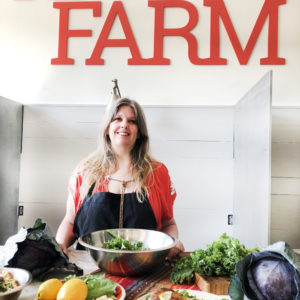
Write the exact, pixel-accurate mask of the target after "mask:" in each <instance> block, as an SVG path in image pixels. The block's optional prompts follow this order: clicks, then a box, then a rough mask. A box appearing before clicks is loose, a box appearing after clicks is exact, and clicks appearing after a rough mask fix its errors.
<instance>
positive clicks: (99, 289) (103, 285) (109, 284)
mask: <svg viewBox="0 0 300 300" xmlns="http://www.w3.org/2000/svg"><path fill="white" fill-rule="evenodd" d="M74 277H76V276H73V275H71V276H67V277H66V278H65V280H66V281H68V280H70V279H71V278H74ZM79 278H80V279H82V280H83V281H84V282H85V283H86V285H87V288H88V294H87V297H86V300H92V299H96V298H99V297H101V296H103V295H106V296H107V297H112V296H113V294H114V292H115V290H116V286H117V284H116V283H115V282H114V281H112V280H110V279H107V278H105V277H104V275H103V274H102V275H87V276H82V277H79Z"/></svg>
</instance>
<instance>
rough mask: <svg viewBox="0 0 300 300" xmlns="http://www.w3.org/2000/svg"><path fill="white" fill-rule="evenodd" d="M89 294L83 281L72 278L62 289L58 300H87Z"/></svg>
mask: <svg viewBox="0 0 300 300" xmlns="http://www.w3.org/2000/svg"><path fill="white" fill-rule="evenodd" d="M87 292H88V289H87V285H86V284H85V282H84V281H83V280H81V279H79V278H72V279H70V280H68V281H67V282H66V283H64V285H63V286H62V287H61V288H60V290H59V292H58V294H57V297H56V300H85V298H86V296H87Z"/></svg>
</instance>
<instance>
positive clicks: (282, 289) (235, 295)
mask: <svg viewBox="0 0 300 300" xmlns="http://www.w3.org/2000/svg"><path fill="white" fill-rule="evenodd" d="M297 269H298V270H297ZM299 270H300V255H299V254H297V253H295V252H294V251H293V250H292V249H291V248H290V246H289V245H288V244H286V243H285V242H277V243H275V244H273V245H271V246H269V247H267V248H266V249H264V250H262V251H260V252H257V253H251V254H249V255H248V256H246V257H245V258H244V259H243V260H241V261H240V262H238V264H237V266H236V277H235V278H233V279H231V282H230V285H229V288H228V292H229V295H230V296H231V298H232V299H234V300H244V299H271V300H272V299H274V300H275V299H276V300H285V299H288V300H299V299H300V276H299Z"/></svg>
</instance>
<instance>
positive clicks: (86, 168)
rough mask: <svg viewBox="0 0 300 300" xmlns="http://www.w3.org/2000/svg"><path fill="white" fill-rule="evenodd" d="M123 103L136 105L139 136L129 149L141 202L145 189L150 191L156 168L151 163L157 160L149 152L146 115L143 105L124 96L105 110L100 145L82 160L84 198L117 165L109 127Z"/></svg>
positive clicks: (81, 190) (130, 105) (82, 191)
mask: <svg viewBox="0 0 300 300" xmlns="http://www.w3.org/2000/svg"><path fill="white" fill-rule="evenodd" d="M121 106H129V107H131V108H132V109H133V111H134V113H135V117H136V123H137V126H138V138H137V139H136V142H135V145H134V147H133V148H132V150H131V152H130V156H131V162H132V165H133V170H134V172H133V174H134V182H135V183H136V186H137V189H136V193H137V198H138V200H139V201H140V202H142V201H143V199H144V195H145V194H144V193H146V194H147V193H148V189H147V186H146V180H147V179H148V178H149V176H150V175H151V174H152V172H153V169H152V165H153V163H154V161H155V160H154V159H153V158H152V157H151V155H150V146H149V135H148V129H147V125H146V118H145V115H144V112H143V109H142V108H141V106H140V105H139V104H138V103H137V102H136V101H134V100H130V99H128V98H121V99H118V100H117V101H115V102H114V103H112V105H111V106H110V107H109V110H108V111H106V113H105V115H104V120H103V123H102V129H101V132H100V143H99V147H98V148H97V150H96V151H95V152H93V153H92V154H90V155H89V156H88V157H87V159H86V160H85V161H84V162H83V164H82V167H81V168H82V169H81V171H82V174H83V176H82V177H83V179H82V185H81V188H80V196H81V198H82V199H84V198H85V196H86V195H87V194H88V191H89V189H90V187H91V186H92V185H93V184H94V183H95V188H97V186H98V185H99V183H100V182H101V180H102V179H103V178H104V177H105V176H106V175H109V173H110V172H111V171H112V170H114V169H115V168H116V167H117V161H116V157H115V154H114V152H113V149H112V146H111V142H110V138H109V136H108V129H109V126H110V123H111V122H112V120H113V119H114V117H115V116H116V114H117V112H118V110H119V108H120V107H121Z"/></svg>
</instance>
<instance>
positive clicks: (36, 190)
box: [19, 105, 233, 250]
mask: <svg viewBox="0 0 300 300" xmlns="http://www.w3.org/2000/svg"><path fill="white" fill-rule="evenodd" d="M144 111H145V114H146V118H147V123H148V128H149V134H150V140H151V145H152V153H153V156H154V157H155V158H156V159H158V160H160V161H162V162H164V163H165V164H166V166H167V167H168V169H169V172H170V176H171V179H172V181H173V182H174V185H175V187H176V190H177V194H178V197H177V199H176V201H175V205H174V214H175V216H176V218H178V224H179V227H180V237H181V239H182V240H183V242H184V244H185V246H186V249H187V250H193V249H195V248H198V247H205V246H206V244H207V243H210V242H211V237H212V236H214V237H216V238H217V236H218V235H220V234H222V233H223V232H227V233H228V234H231V228H230V226H227V214H229V213H232V209H231V208H232V188H233V187H232V121H233V118H232V114H233V108H232V107H217V108H216V107H197V106H191V107H188V106H144ZM103 113H104V106H102V105H98V106H97V105H94V106H84V105H77V106H64V105H57V106H56V105H33V106H25V114H24V150H23V154H22V160H21V184H20V201H21V203H23V204H24V205H25V216H24V217H22V218H20V219H19V226H21V225H26V226H29V225H30V224H31V223H33V222H34V220H35V219H36V218H37V217H40V216H41V217H44V218H47V220H48V222H49V225H50V226H51V228H52V231H53V232H56V230H57V227H58V225H59V220H60V219H61V217H62V215H63V212H64V210H65V203H66V199H67V183H68V179H69V177H70V175H71V173H72V171H73V169H74V168H75V166H76V164H77V163H78V162H79V161H80V160H81V159H83V158H84V157H85V156H86V155H88V154H89V153H90V152H91V151H93V150H94V148H95V147H96V146H97V140H98V131H99V127H100V122H101V118H102V116H103ZM216 187H217V188H216ZM48 206H49V210H48V208H47V207H48ZM46 211H49V216H47V214H46V213H45V212H46ZM56 211H57V215H55V216H54V215H53V214H55V212H56ZM177 216H178V217H177ZM207 228H209V231H208V230H207ZM194 229H195V230H196V232H195V234H193V233H192V232H193V230H194ZM210 233H213V234H210Z"/></svg>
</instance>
